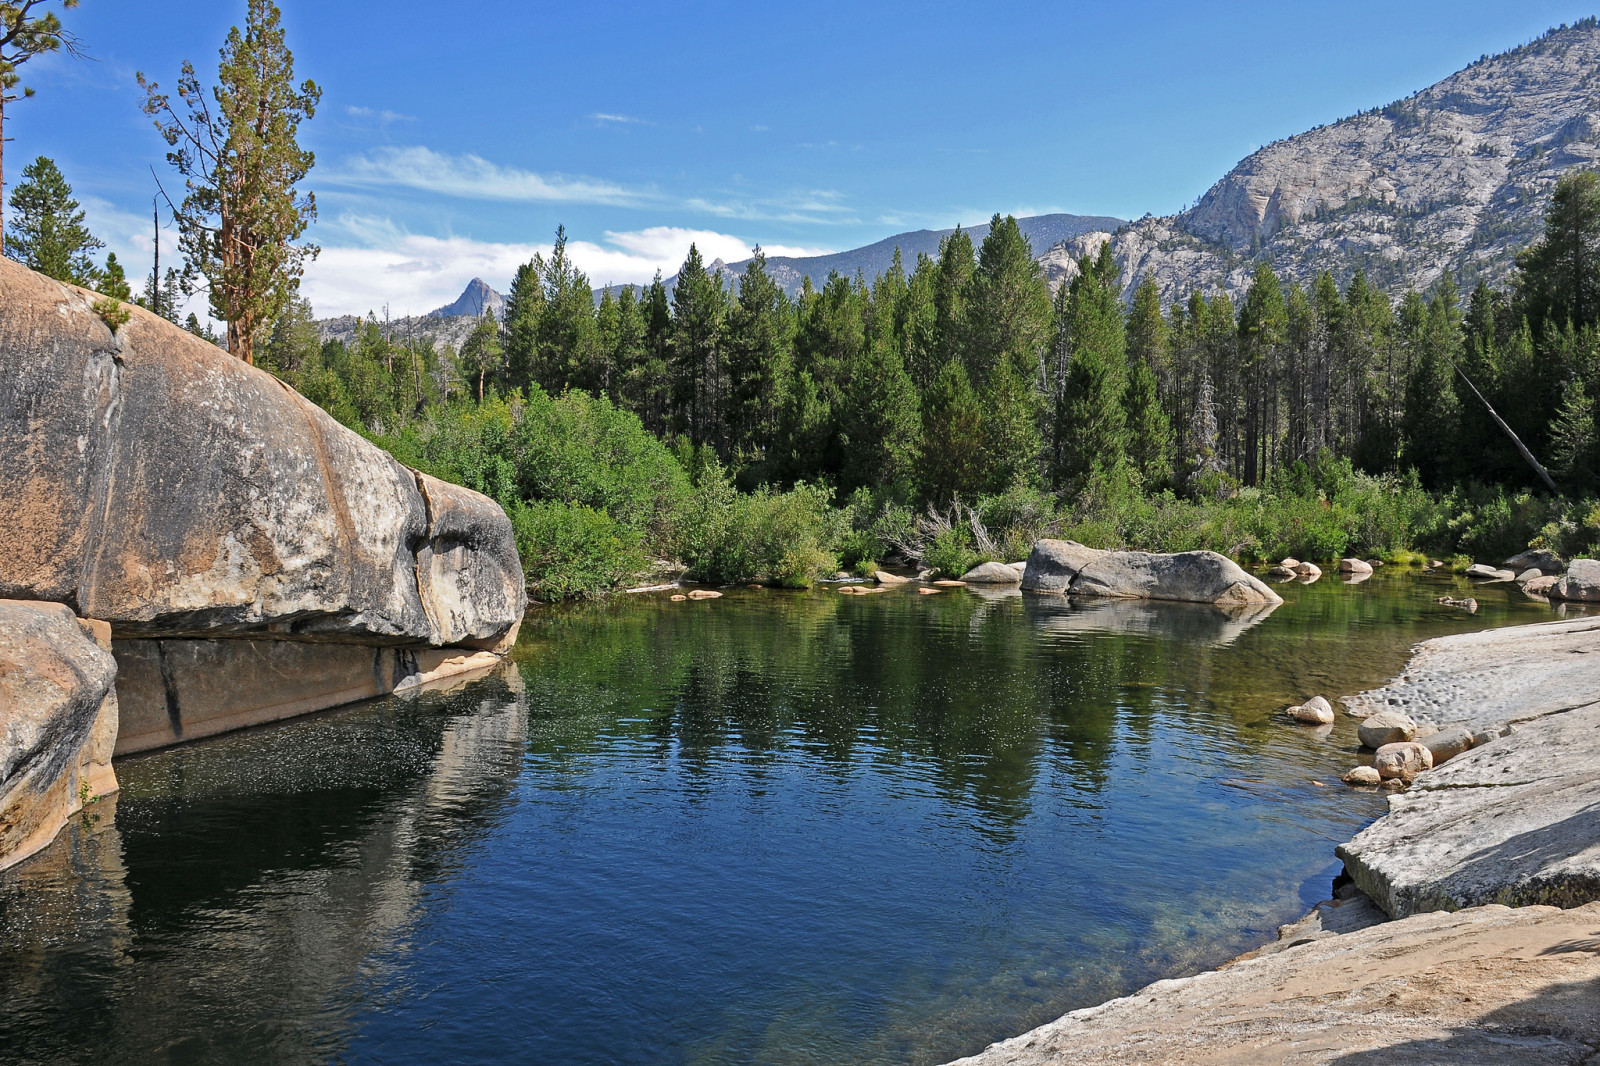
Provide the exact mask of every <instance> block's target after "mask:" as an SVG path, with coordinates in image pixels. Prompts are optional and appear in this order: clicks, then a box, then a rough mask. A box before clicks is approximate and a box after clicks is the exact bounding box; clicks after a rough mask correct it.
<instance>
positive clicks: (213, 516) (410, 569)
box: [0, 259, 526, 646]
mask: <svg viewBox="0 0 1600 1066" xmlns="http://www.w3.org/2000/svg"><path fill="white" fill-rule="evenodd" d="M93 303H94V296H93V294H91V293H88V292H86V291H85V290H82V289H77V288H74V287H72V286H69V285H63V284H61V283H59V282H56V281H53V280H51V279H49V278H47V277H45V276H43V275H41V274H37V273H34V272H32V271H30V270H27V269H26V268H24V267H21V266H19V265H17V264H16V263H13V262H11V261H9V260H4V259H0V463H3V465H4V468H5V470H6V472H7V476H6V477H5V478H3V479H0V543H3V545H4V547H3V548H0V596H7V597H13V598H17V599H41V600H55V601H59V602H62V603H65V604H67V605H69V606H70V607H72V608H73V609H74V610H75V611H76V612H77V613H78V614H80V615H85V616H89V617H94V618H101V619H105V620H107V621H109V622H110V623H111V624H112V626H113V627H114V628H115V630H116V632H117V636H118V637H119V638H120V637H134V636H204V637H217V636H246V635H257V634H259V635H263V636H267V635H270V636H274V637H288V638H296V639H317V640H333V641H344V642H354V643H387V644H421V645H434V646H437V645H444V644H457V643H464V644H473V645H479V646H493V645H495V644H497V643H498V642H499V641H501V640H502V639H503V638H504V637H505V636H506V634H507V633H509V632H510V631H511V630H512V628H513V627H514V626H515V625H516V624H517V622H518V621H519V620H520V619H521V617H522V613H523V610H524V609H525V606H526V595H525V592H524V585H523V576H522V572H521V567H520V565H519V563H518V559H517V552H516V547H515V543H514V540H513V537H512V531H511V524H510V522H509V520H508V519H507V518H506V516H505V514H504V512H503V511H501V510H500V508H499V507H498V506H496V505H495V504H494V503H493V502H492V501H490V500H488V499H486V498H485V497H483V496H480V495H478V494H477V493H474V492H471V491H469V490H467V489H462V488H458V487H455V486H450V485H445V484H443V483H441V482H437V481H434V480H433V479H431V478H426V477H423V476H421V475H418V474H416V473H414V472H413V471H411V470H408V469H407V468H405V467H403V466H401V465H400V464H399V463H397V462H396V461H395V460H394V459H393V458H391V457H390V456H389V455H387V454H386V453H385V452H383V451H382V450H381V449H379V448H377V447H375V446H374V445H372V444H371V443H369V442H368V441H366V440H364V439H363V438H362V437H360V436H359V435H358V434H355V433H353V432H351V431H349V430H347V429H345V428H344V427H343V426H341V425H339V424H338V423H337V422H335V421H334V420H333V419H332V418H330V417H328V415H327V414H325V413H324V412H323V411H321V410H320V409H318V408H317V407H316V406H315V405H314V404H312V403H310V402H309V401H308V400H306V399H305V398H303V397H302V396H300V395H299V394H298V393H296V392H295V391H294V390H293V389H291V388H289V387H288V386H287V385H284V384H283V383H282V382H280V381H278V380H277V379H276V378H274V377H273V376H272V375H270V374H267V373H265V372H263V371H260V370H257V369H254V368H253V367H249V366H246V365H244V364H243V363H242V362H240V361H239V360H237V359H234V358H231V357H230V356H229V355H228V354H227V353H226V352H223V351H222V350H220V349H218V348H217V347H215V346H214V345H211V344H208V343H206V342H205V341H203V340H200V339H199V338H196V337H194V336H191V335H190V334H188V333H186V332H185V331H183V330H181V329H178V328H177V327H176V326H173V325H172V324H171V323H168V322H166V321H164V320H163V319H161V318H159V317H157V316H155V315H152V314H149V313H147V312H145V311H143V310H140V309H138V308H134V307H130V308H128V311H129V314H130V317H129V320H128V321H127V323H126V324H124V325H122V326H121V327H120V328H119V329H117V331H116V332H115V334H113V332H112V331H111V329H110V328H109V327H108V326H107V324H106V323H105V322H104V321H102V319H101V318H100V316H99V315H98V314H96V313H95V311H94V309H93Z"/></svg>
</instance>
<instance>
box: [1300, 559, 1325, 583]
mask: <svg viewBox="0 0 1600 1066" xmlns="http://www.w3.org/2000/svg"><path fill="white" fill-rule="evenodd" d="M1294 572H1295V576H1296V577H1303V578H1309V579H1310V580H1312V581H1315V580H1316V579H1317V578H1319V577H1321V576H1322V567H1320V566H1318V565H1317V564H1316V563H1306V562H1303V563H1301V564H1300V565H1299V566H1297V567H1295V568H1294Z"/></svg>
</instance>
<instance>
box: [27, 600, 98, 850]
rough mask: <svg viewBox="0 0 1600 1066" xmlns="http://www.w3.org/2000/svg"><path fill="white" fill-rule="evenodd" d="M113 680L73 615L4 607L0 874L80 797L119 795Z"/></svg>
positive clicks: (57, 608) (51, 831)
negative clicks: (113, 763)
mask: <svg viewBox="0 0 1600 1066" xmlns="http://www.w3.org/2000/svg"><path fill="white" fill-rule="evenodd" d="M107 632H109V631H107ZM116 676H117V664H116V661H115V660H113V659H112V657H111V652H110V650H109V649H107V648H103V647H101V646H100V645H99V643H97V641H96V638H95V636H94V635H93V632H92V629H91V630H90V631H87V632H86V631H85V626H84V625H83V624H80V623H79V621H78V619H77V618H76V617H75V616H74V615H73V613H72V610H71V609H70V608H68V607H66V606H65V605H63V604H59V603H41V602H37V601H33V602H18V601H15V600H0V869H3V868H4V867H6V866H9V865H11V864H12V863H15V862H18V861H20V860H22V859H24V858H27V857H28V856H29V855H31V854H33V853H34V852H36V851H38V850H39V849H40V848H43V847H44V846H45V845H46V844H48V843H50V841H51V840H53V839H54V838H55V835H56V833H57V832H59V831H60V829H61V827H62V826H63V825H64V824H66V820H67V818H68V816H70V815H71V814H73V813H74V812H76V811H77V810H79V809H80V808H81V807H82V806H83V801H84V799H85V798H87V797H97V796H99V795H101V794H103V793H106V792H111V791H115V789H116V778H115V777H114V776H113V775H112V772H111V748H112V745H113V744H114V743H115V741H116V735H117V702H116V696H115V695H114V694H113V692H112V684H113V682H114V681H115V680H116Z"/></svg>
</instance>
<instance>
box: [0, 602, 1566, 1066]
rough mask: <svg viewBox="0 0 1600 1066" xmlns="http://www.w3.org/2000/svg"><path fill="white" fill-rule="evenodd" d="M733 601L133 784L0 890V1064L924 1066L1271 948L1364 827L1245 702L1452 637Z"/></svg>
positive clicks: (1338, 607)
mask: <svg viewBox="0 0 1600 1066" xmlns="http://www.w3.org/2000/svg"><path fill="white" fill-rule="evenodd" d="M1464 587H1465V586H1464V583H1461V582H1459V581H1457V580H1455V579H1451V578H1446V577H1437V578H1432V577H1428V578H1417V577H1407V576H1405V575H1403V574H1399V573H1393V574H1383V573H1381V572H1380V575H1379V576H1378V577H1376V578H1374V579H1373V580H1371V581H1368V582H1366V583H1364V584H1361V585H1355V586H1346V585H1342V584H1340V583H1338V582H1337V580H1330V579H1327V578H1325V579H1324V580H1323V581H1321V582H1319V583H1317V584H1315V585H1311V586H1290V587H1289V588H1288V589H1286V590H1285V597H1286V599H1287V601H1288V602H1287V603H1286V604H1285V605H1284V606H1283V607H1281V608H1279V609H1277V610H1276V611H1274V612H1270V613H1268V614H1265V615H1257V616H1253V617H1251V616H1244V617H1240V616H1233V615H1229V614H1226V613H1224V612H1221V611H1218V610H1215V609H1213V608H1209V607H1192V606H1185V605H1138V604H1098V605H1097V604H1089V603H1071V602H1069V601H1065V600H1061V599H1059V598H1051V597H1032V596H1030V597H1023V596H1021V595H1019V594H1017V593H1015V592H1012V593H1010V594H1009V595H1003V596H1002V595H980V594H978V593H977V592H975V591H971V590H965V591H963V590H956V591H953V592H950V593H945V594H942V595H938V596H919V595H917V594H916V593H915V592H914V591H912V590H895V591H893V592H890V593H887V594H884V595H879V596H861V597H851V596H840V595H838V594H837V593H836V592H833V591H831V590H819V591H816V592H810V593H787V592H775V591H766V592H761V591H737V592H730V593H729V594H728V595H727V596H726V597H725V598H724V599H721V600H716V601H711V602H706V603H692V604H672V603H669V602H667V601H666V600H665V599H664V598H645V599H640V598H632V599H628V600H625V601H617V602H613V603H609V604H604V605H600V606H593V607H586V608H579V609H573V610H562V611H548V612H544V613H540V614H535V615H533V616H531V617H530V620H529V623H528V624H527V625H525V626H524V629H523V638H522V641H521V643H520V644H519V645H518V648H517V652H516V656H515V662H514V663H512V664H511V665H510V666H508V667H506V668H504V669H502V671H501V672H499V673H498V674H497V675H495V676H492V677H490V678H488V679H486V680H479V681H475V682H473V683H471V684H469V685H466V686H464V687H460V688H457V689H455V690H454V691H450V692H435V693H428V694H425V695H422V696H418V697H412V698H408V699H400V698H396V699H387V700H380V701H375V702H372V703H368V704H363V705H359V706H356V707H352V708H347V709H344V710H340V711H336V712H329V713H325V714H322V715H317V716H313V717H310V718H303V719H299V720H296V721H292V722H288V723H284V724H281V725H278V726H273V727H268V728H263V729H256V730H250V731H246V732H243V733H237V734H233V735H231V736H227V737H222V738H218V739H215V740H211V741H202V742H199V743H195V744H192V745H188V746H185V747H180V748H175V749H171V750H168V751H165V752H159V753H155V754H152V755H149V756H143V757H138V758H133V759H129V760H126V761H124V762H121V763H119V764H118V768H117V770H118V775H119V777H120V778H121V781H122V792H121V794H120V796H119V797H118V798H117V799H116V800H115V802H114V803H113V802H104V803H101V804H99V805H97V806H96V807H95V808H93V809H92V817H91V818H89V819H85V820H83V821H81V822H79V823H78V824H76V825H75V826H74V827H73V830H72V831H71V832H70V833H68V834H64V835H63V837H62V839H60V840H58V841H57V843H56V844H55V845H53V846H52V847H51V848H50V849H48V850H47V851H46V852H44V853H42V854H41V855H39V856H37V857H35V858H34V859H31V860H29V861H28V862H26V863H24V864H22V865H21V866H19V867H17V868H14V869H13V870H10V871H7V872H6V873H3V874H0V992H3V995H0V1061H4V1062H30V1063H31V1062H38V1063H55V1062H84V1063H89V1062H94V1063H104V1062H107V1061H116V1062H125V1063H141V1062H160V1063H202V1062H228V1063H244V1062H250V1063H258V1062H259V1063H277V1062H283V1063H300V1062H327V1061H336V1062H381V1063H430V1064H431V1063H475V1062H488V1061H516V1062H550V1063H555V1062H560V1063H745V1062H760V1063H845V1062H850V1063H857V1062H860V1063H875V1062H885V1063H888V1062H894V1063H899V1062H914V1063H936V1062H941V1061H943V1060H945V1059H949V1058H952V1057H955V1056H957V1055H961V1054H966V1053H970V1052H973V1051H976V1050H977V1049H979V1048H981V1047H983V1046H984V1045H985V1044H986V1043H988V1042H989V1041H991V1040H994V1039H997V1038H1000V1037H1004V1036H1009V1035H1014V1034H1016V1033H1018V1032H1021V1031H1023V1030H1024V1029H1027V1028H1029V1027H1030V1026H1033V1025H1036V1024H1038V1023H1040V1022H1043V1021H1046V1020H1048V1019H1050V1018H1053V1017H1055V1016H1056V1015H1059V1014H1061V1013H1062V1012H1064V1011H1066V1010H1070V1009H1073V1008H1076V1007H1080V1006H1084V1005H1087V1004H1091V1003H1095V1002H1098V1001H1100V1000H1103V999H1105V998H1107V997H1109V996H1115V995H1119V994H1122V993H1125V992H1127V991H1130V990H1131V989H1133V988H1135V987H1137V986H1139V985H1141V984H1143V983H1145V982H1147V981H1149V980H1152V979H1155V978H1158V977H1166V976H1175V975H1178V974H1181V973H1189V972H1193V971H1195V970H1197V969H1202V968H1205V967H1207V966H1210V965H1213V964H1215V963H1217V962H1220V961H1222V960H1223V959H1225V958H1227V957H1228V956H1230V955H1231V954H1234V953H1236V952H1238V951H1240V950H1243V949H1245V948H1247V947H1250V946H1252V945H1253V944H1255V943H1258V942H1260V941H1261V940H1263V939H1265V938H1267V937H1269V936H1270V935H1271V931H1272V929H1273V928H1274V927H1275V926H1276V925H1277V924H1279V923H1281V922H1284V921H1288V920H1292V919H1293V918H1295V917H1298V916H1299V915H1300V914H1302V913H1304V912H1305V911H1306V910H1307V909H1308V908H1309V906H1310V905H1311V904H1313V903H1315V902H1316V901H1317V900H1319V899H1322V898H1325V897H1326V896H1327V894H1328V882H1329V879H1330V878H1331V877H1332V875H1333V874H1334V873H1335V872H1336V871H1337V864H1336V863H1335V862H1334V860H1333V858H1332V855H1333V845H1334V844H1335V843H1337V842H1339V841H1341V840H1343V839H1345V838H1347V837H1348V836H1350V835H1351V834H1352V833H1353V832H1355V831H1356V830H1358V829H1359V828H1360V827H1361V826H1362V825H1363V824H1365V823H1366V822H1368V821H1370V820H1371V819H1373V818H1374V817H1376V816H1377V815H1378V814H1379V813H1380V812H1381V809H1382V800H1381V799H1378V798H1377V797H1375V796H1373V795H1370V794H1363V793H1358V792H1352V791H1350V790H1348V789H1345V788H1343V787H1342V786H1340V785H1339V783H1338V775H1339V774H1340V773H1341V772H1342V771H1343V770H1344V769H1346V768H1347V767H1349V766H1350V765H1352V764H1353V762H1354V761H1355V759H1354V751H1355V748H1356V745H1357V741H1356V737H1355V730H1354V727H1353V722H1351V720H1349V719H1345V718H1341V720H1340V721H1339V722H1338V723H1337V724H1336V725H1335V726H1334V727H1333V728H1332V730H1331V731H1328V730H1323V731H1320V732H1319V731H1315V730H1310V729H1306V728H1304V727H1297V726H1292V725H1288V724H1285V723H1284V722H1283V721H1281V720H1279V719H1275V718H1273V716H1272V715H1273V712H1275V711H1278V710H1280V709H1281V708H1282V707H1284V706H1285V705H1286V704H1289V703H1292V702H1299V701H1300V700H1301V699H1303V698H1304V697H1306V696H1309V695H1312V694H1315V693H1324V694H1326V695H1328V696H1338V695H1342V694H1346V693H1349V692H1353V691H1356V690H1359V689H1361V688H1365V687H1368V686H1371V685H1373V684H1376V683H1379V682H1381V681H1383V680H1385V679H1387V678H1388V677H1390V676H1392V675H1393V674H1395V673H1396V672H1398V670H1399V668H1400V667H1401V666H1402V665H1403V663H1404V662H1405V659H1406V657H1407V655H1408V652H1409V649H1410V646H1411V645H1412V644H1413V643H1415V642H1416V641H1418V640H1421V639H1424V638H1426V637H1430V636H1437V635H1440V634H1443V633H1449V632H1459V631H1463V630H1468V629H1478V628H1484V627H1487V626H1493V625H1503V624H1508V623H1513V622H1526V621H1538V620H1542V619H1545V618H1549V617H1550V616H1551V614H1552V610H1551V608H1549V607H1547V606H1545V605H1543V604H1541V603H1536V602H1534V601H1530V600H1528V599H1526V598H1525V597H1523V596H1522V595H1521V593H1519V592H1517V591H1516V590H1515V589H1514V587H1511V586H1505V585H1500V586H1492V587H1490V588H1480V589H1478V590H1477V593H1476V594H1477V596H1478V599H1479V600H1480V602H1482V603H1483V609H1482V611H1480V613H1479V614H1478V615H1477V616H1476V617H1473V616H1468V615H1465V614H1462V613H1460V612H1457V611H1452V610H1449V609H1446V608H1442V607H1438V606H1436V605H1435V604H1434V602H1433V600H1434V598H1435V597H1436V596H1439V595H1441V594H1443V593H1445V592H1453V591H1455V590H1457V589H1461V588H1464Z"/></svg>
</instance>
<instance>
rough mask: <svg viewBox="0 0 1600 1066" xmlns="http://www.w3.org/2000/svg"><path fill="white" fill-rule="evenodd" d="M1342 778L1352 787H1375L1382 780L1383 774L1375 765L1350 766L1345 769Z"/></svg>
mask: <svg viewBox="0 0 1600 1066" xmlns="http://www.w3.org/2000/svg"><path fill="white" fill-rule="evenodd" d="M1343 780H1344V783H1345V784H1347V785H1350V786H1352V787H1354V788H1376V787H1378V785H1380V784H1381V783H1382V782H1383V775H1382V774H1380V773H1379V772H1378V769H1377V767H1375V766H1352V767H1351V768H1350V769H1349V770H1346V771H1345V775H1344V778H1343Z"/></svg>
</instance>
